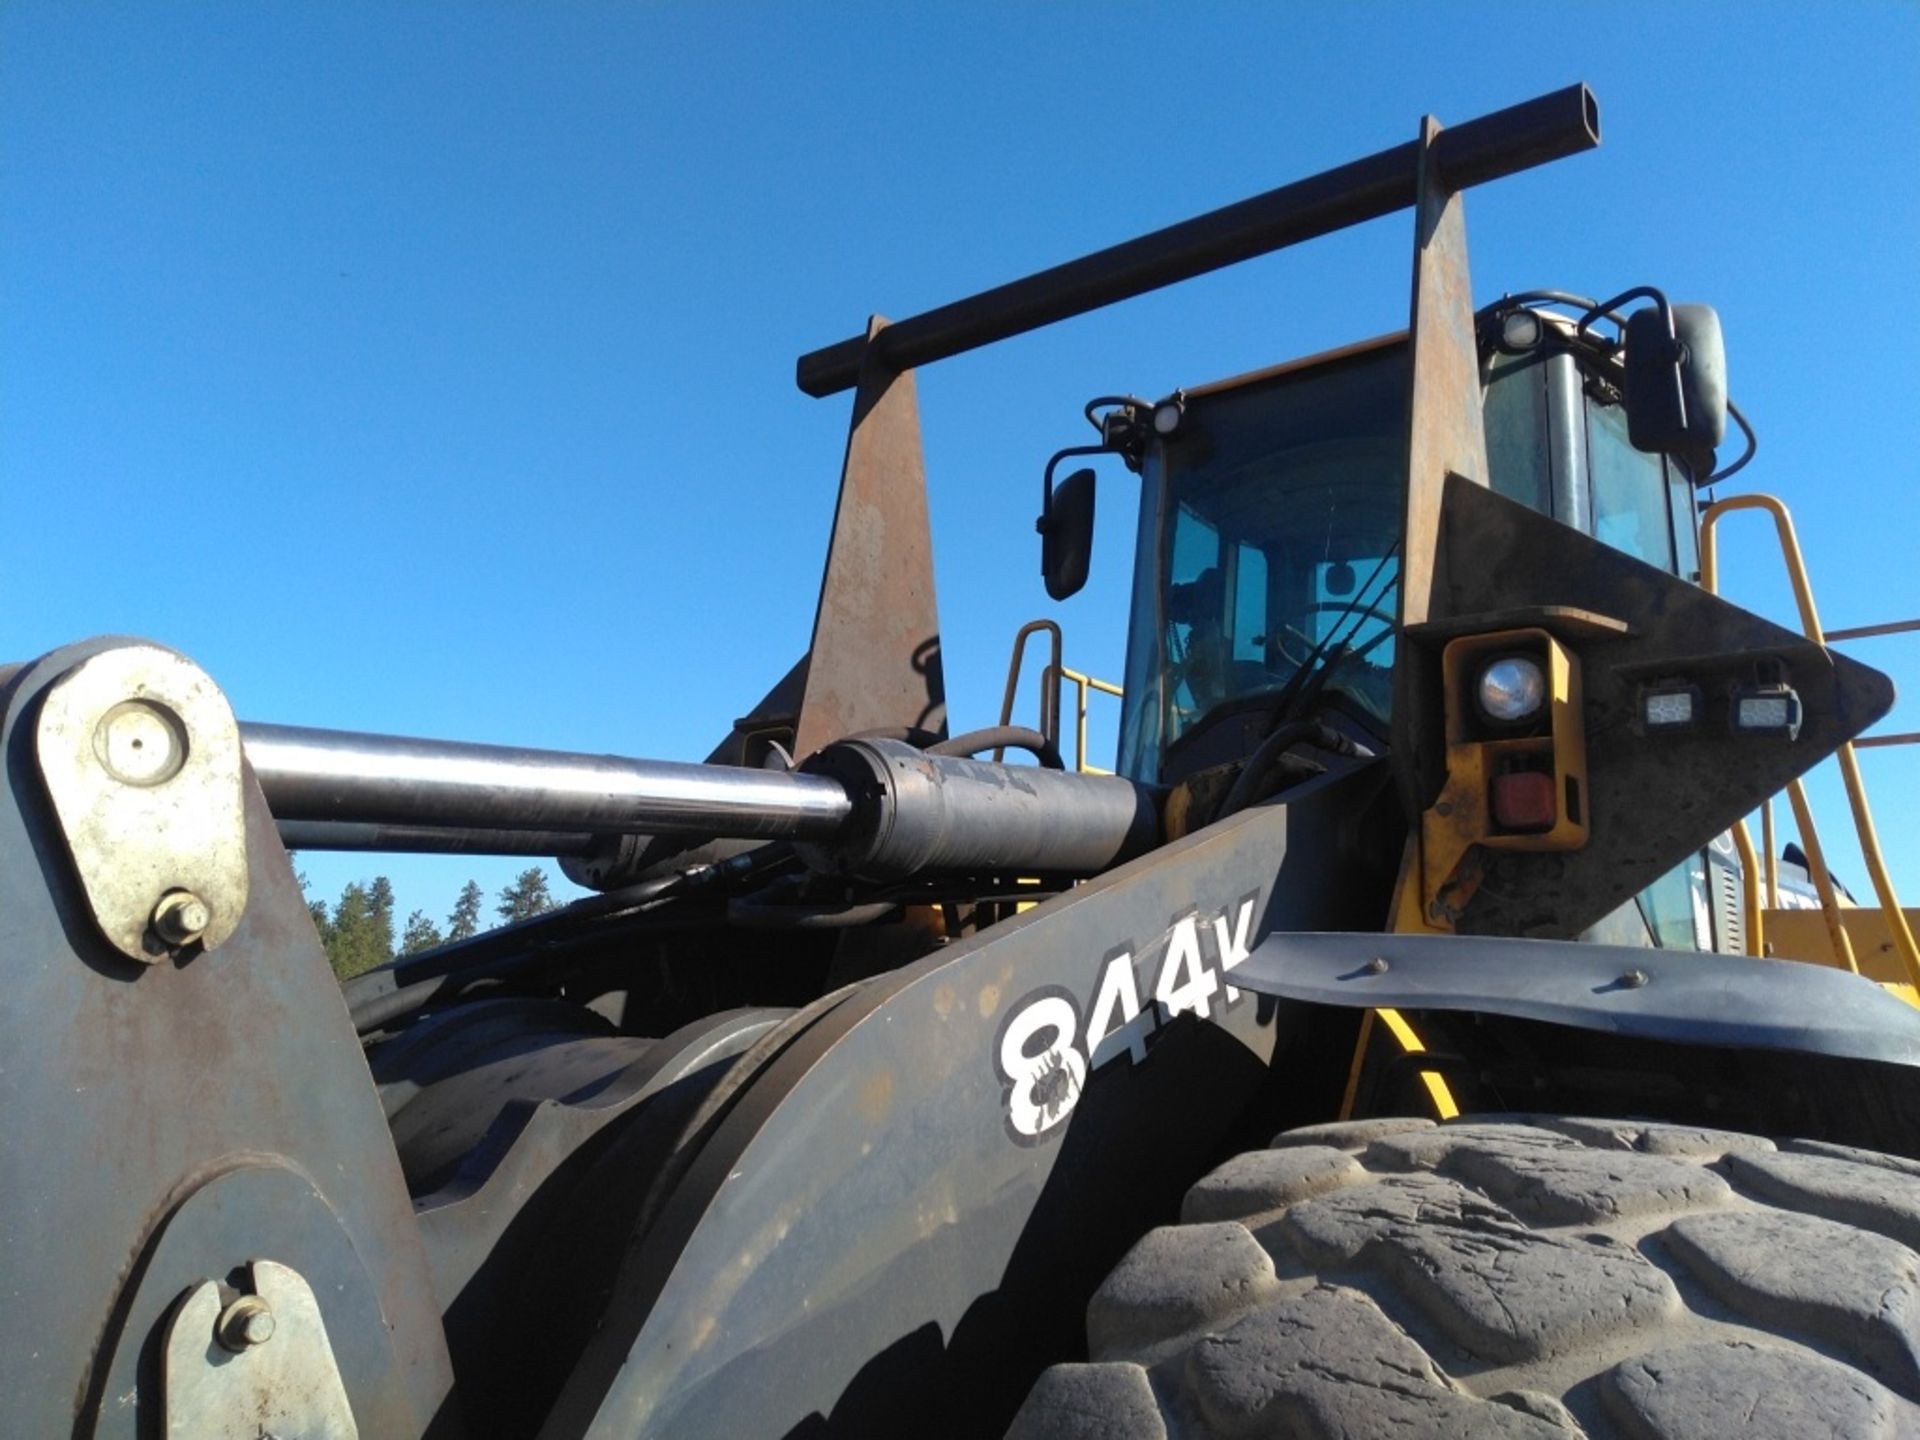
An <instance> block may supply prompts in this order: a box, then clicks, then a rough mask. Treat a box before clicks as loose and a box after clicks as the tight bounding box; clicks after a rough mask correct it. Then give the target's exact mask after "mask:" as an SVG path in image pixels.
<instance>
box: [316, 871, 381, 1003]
mask: <svg viewBox="0 0 1920 1440" xmlns="http://www.w3.org/2000/svg"><path fill="white" fill-rule="evenodd" d="M321 938H322V939H323V940H324V941H325V942H326V947H327V959H328V960H329V961H331V962H332V964H333V973H334V974H336V975H338V976H339V977H340V978H341V979H342V980H351V979H352V978H353V977H354V976H355V975H359V974H361V973H363V972H365V971H368V970H371V969H372V968H373V967H374V966H376V965H378V964H379V963H380V962H381V959H382V958H383V957H382V956H381V955H380V953H379V947H378V937H377V932H376V931H375V929H374V923H373V907H372V905H371V904H369V903H368V898H367V887H366V886H364V885H362V884H360V883H359V882H358V881H357V880H356V881H349V882H348V883H347V887H346V888H345V889H344V890H342V891H341V892H340V899H339V901H338V902H337V903H336V904H335V905H334V907H333V918H332V919H331V920H329V921H328V922H327V928H326V930H325V932H324V933H323V935H322V937H321Z"/></svg>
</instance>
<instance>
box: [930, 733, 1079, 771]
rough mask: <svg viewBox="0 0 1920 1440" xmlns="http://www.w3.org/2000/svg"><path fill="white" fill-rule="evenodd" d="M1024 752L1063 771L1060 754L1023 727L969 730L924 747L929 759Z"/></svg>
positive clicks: (1047, 742) (1053, 746) (1053, 768)
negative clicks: (941, 756) (933, 756)
mask: <svg viewBox="0 0 1920 1440" xmlns="http://www.w3.org/2000/svg"><path fill="white" fill-rule="evenodd" d="M1003 748H1005V749H1013V750H1025V751H1026V752H1027V753H1028V754H1030V755H1032V756H1033V758H1034V759H1036V760H1038V761H1039V762H1040V763H1041V764H1042V765H1044V766H1046V768H1047V769H1049V770H1064V769H1066V768H1067V767H1066V764H1065V762H1063V761H1062V760H1061V758H1060V750H1059V747H1057V746H1056V745H1055V744H1054V743H1053V742H1052V741H1051V740H1049V739H1047V737H1046V736H1044V735H1042V734H1041V733H1040V732H1039V731H1038V730H1029V729H1028V728H1027V727H1026V726H1025V725H989V726H988V727H987V728H986V729H984V730H969V731H967V733H966V734H964V735H956V736H954V737H953V738H952V739H951V740H942V741H940V742H939V743H938V744H936V745H928V746H926V747H925V749H926V752H927V754H929V755H961V756H972V755H978V754H979V753H980V752H981V751H982V750H999V749H1003Z"/></svg>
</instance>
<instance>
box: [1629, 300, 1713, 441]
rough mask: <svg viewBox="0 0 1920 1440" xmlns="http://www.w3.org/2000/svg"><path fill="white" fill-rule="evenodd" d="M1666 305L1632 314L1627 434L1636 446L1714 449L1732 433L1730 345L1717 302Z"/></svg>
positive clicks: (1630, 317)
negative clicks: (1670, 320) (1725, 339)
mask: <svg viewBox="0 0 1920 1440" xmlns="http://www.w3.org/2000/svg"><path fill="white" fill-rule="evenodd" d="M1670 309H1671V314H1672V316H1673V334H1672V336H1671V337H1670V336H1669V335H1668V334H1667V319H1666V316H1667V313H1668V311H1669V307H1668V306H1666V305H1665V304H1664V303H1663V304H1661V305H1658V306H1652V307H1648V308H1646V309H1641V310H1636V311H1634V312H1633V314H1631V315H1629V316H1628V317H1627V387H1626V390H1627V393H1626V402H1627V438H1628V439H1630V440H1631V441H1632V442H1633V448H1634V449H1636V450H1645V451H1649V452H1653V453H1659V454H1668V455H1676V454H1677V455H1697V454H1700V453H1702V452H1708V453H1710V452H1711V451H1712V450H1713V449H1714V448H1715V447H1716V446H1718V445H1719V444H1720V442H1721V441H1722V440H1723V439H1725V438H1726V433H1727V350H1726V346H1725V344H1724V343H1722V341H1721V338H1720V317H1719V315H1717V314H1716V313H1715V312H1714V309H1713V307H1712V306H1711V305H1674V306H1672V307H1670Z"/></svg>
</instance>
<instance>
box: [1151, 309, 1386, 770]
mask: <svg viewBox="0 0 1920 1440" xmlns="http://www.w3.org/2000/svg"><path fill="white" fill-rule="evenodd" d="M1406 397H1407V352H1406V347H1405V346H1404V345H1403V344H1393V345H1384V346H1381V347H1378V348H1375V349H1372V350H1368V351H1365V352H1362V353H1360V354H1358V355H1354V356H1351V357H1348V358H1346V359H1343V360H1339V361H1336V362H1333V363H1330V364H1328V363H1323V364H1319V365H1315V366H1313V367H1311V368H1307V369H1301V370H1296V371H1293V372H1290V373H1283V374H1280V375H1277V376H1274V377H1273V378H1271V379H1269V380H1264V381H1256V382H1254V383H1251V384H1246V385H1242V386H1238V387H1236V388H1234V389H1232V390H1227V391H1224V392H1221V393H1218V394H1214V395H1202V396H1198V397H1195V398H1194V400H1193V401H1192V402H1191V403H1190V404H1189V406H1188V409H1187V412H1186V415H1185V418H1184V419H1183V421H1182V424H1181V426H1180V429H1179V431H1178V432H1177V433H1176V434H1175V435H1173V436H1172V437H1171V438H1170V439H1169V440H1167V441H1166V442H1165V443H1164V444H1162V445H1159V446H1156V447H1155V448H1154V450H1153V451H1152V452H1151V453H1150V454H1149V455H1148V457H1147V460H1146V462H1145V464H1144V466H1143V469H1142V476H1141V480H1142V486H1143V492H1142V500H1143V503H1142V505H1141V511H1140V514H1141V532H1140V536H1139V549H1138V551H1137V553H1138V554H1139V555H1140V556H1142V557H1143V558H1144V557H1146V556H1149V555H1151V556H1153V557H1154V559H1155V563H1153V564H1140V565H1138V566H1137V567H1136V569H1135V576H1136V579H1135V591H1134V596H1133V609H1132V619H1131V624H1132V634H1131V636H1130V638H1129V641H1128V645H1127V655H1128V666H1127V676H1126V687H1125V688H1126V699H1125V701H1124V703H1123V707H1122V714H1121V722H1120V730H1121V733H1120V769H1121V771H1122V773H1124V774H1127V775H1131V776H1134V777H1136V778H1141V779H1148V780H1153V779H1158V778H1159V775H1158V772H1159V769H1160V760H1161V757H1162V756H1163V755H1165V754H1166V753H1167V752H1168V751H1169V750H1177V748H1178V747H1179V745H1180V742H1181V740H1182V738H1183V737H1186V736H1188V735H1190V734H1192V733H1194V732H1195V730H1196V727H1197V725H1198V723H1199V722H1200V721H1201V720H1202V718H1203V717H1207V716H1210V715H1216V714H1223V713H1227V712H1229V711H1232V710H1238V709H1242V708H1246V707H1250V706H1253V705H1257V704H1258V703H1259V702H1260V697H1268V698H1269V699H1270V698H1271V697H1273V696H1275V695H1277V694H1278V693H1279V692H1280V691H1281V690H1282V689H1283V688H1285V687H1286V685H1287V684H1288V682H1289V681H1291V680H1293V679H1294V678H1295V677H1296V676H1298V675H1299V674H1300V672H1301V671H1302V669H1303V668H1305V667H1308V666H1314V667H1316V668H1320V669H1324V671H1325V685H1326V689H1327V690H1328V691H1329V692H1338V693H1340V694H1342V695H1344V696H1345V697H1346V699H1347V700H1348V701H1350V702H1351V703H1352V704H1353V705H1354V706H1355V707H1357V708H1358V709H1359V710H1360V711H1361V712H1363V713H1365V714H1367V715H1370V716H1372V717H1373V718H1374V719H1375V720H1377V721H1380V722H1382V723H1383V724H1384V722H1385V721H1386V719H1387V717H1388V715H1389V712H1390V705H1391V696H1392V688H1393V646H1394V638H1393V626H1394V616H1395V612H1396V610H1397V609H1398V606H1399V578H1400V556H1399V546H1398V537H1399V533H1400V525H1401V519H1402V514H1401V512H1402V509H1403V505H1404V501H1403V493H1404V487H1405V483H1406V481H1405V475H1406V460H1405V454H1406V424H1407V416H1406V405H1407V399H1406ZM1163 579H1164V584H1163V583H1162V581H1163Z"/></svg>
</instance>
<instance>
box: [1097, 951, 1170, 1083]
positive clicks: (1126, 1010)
mask: <svg viewBox="0 0 1920 1440" xmlns="http://www.w3.org/2000/svg"><path fill="white" fill-rule="evenodd" d="M1153 1028H1154V1025H1153V1012H1152V1011H1151V1010H1143V1009H1142V1008H1141V1006H1140V982H1139V980H1137V979H1136V978H1135V977H1134V973H1133V956H1132V955H1130V954H1128V953H1127V952H1126V951H1125V950H1122V951H1120V952H1119V953H1118V954H1114V955H1109V956H1108V957H1107V961H1106V964H1105V965H1103V966H1102V967H1101V969H1100V984H1099V985H1098V986H1097V987H1096V988H1095V990H1094V992H1093V1009H1092V1010H1091V1011H1090V1012H1089V1016H1088V1020H1087V1063H1088V1064H1089V1065H1090V1066H1092V1068H1093V1069H1095V1070H1098V1069H1099V1068H1100V1067H1101V1066H1102V1065H1104V1064H1106V1063H1107V1061H1109V1060H1112V1059H1115V1058H1117V1057H1118V1056H1119V1055H1120V1053H1121V1052H1122V1051H1125V1052H1127V1053H1128V1054H1130V1055H1132V1056H1133V1063H1134V1064H1136V1065H1138V1064H1139V1063H1140V1062H1141V1061H1142V1060H1144V1059H1146V1058H1147V1035H1148V1032H1150V1031H1151V1030H1152V1029H1153Z"/></svg>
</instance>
